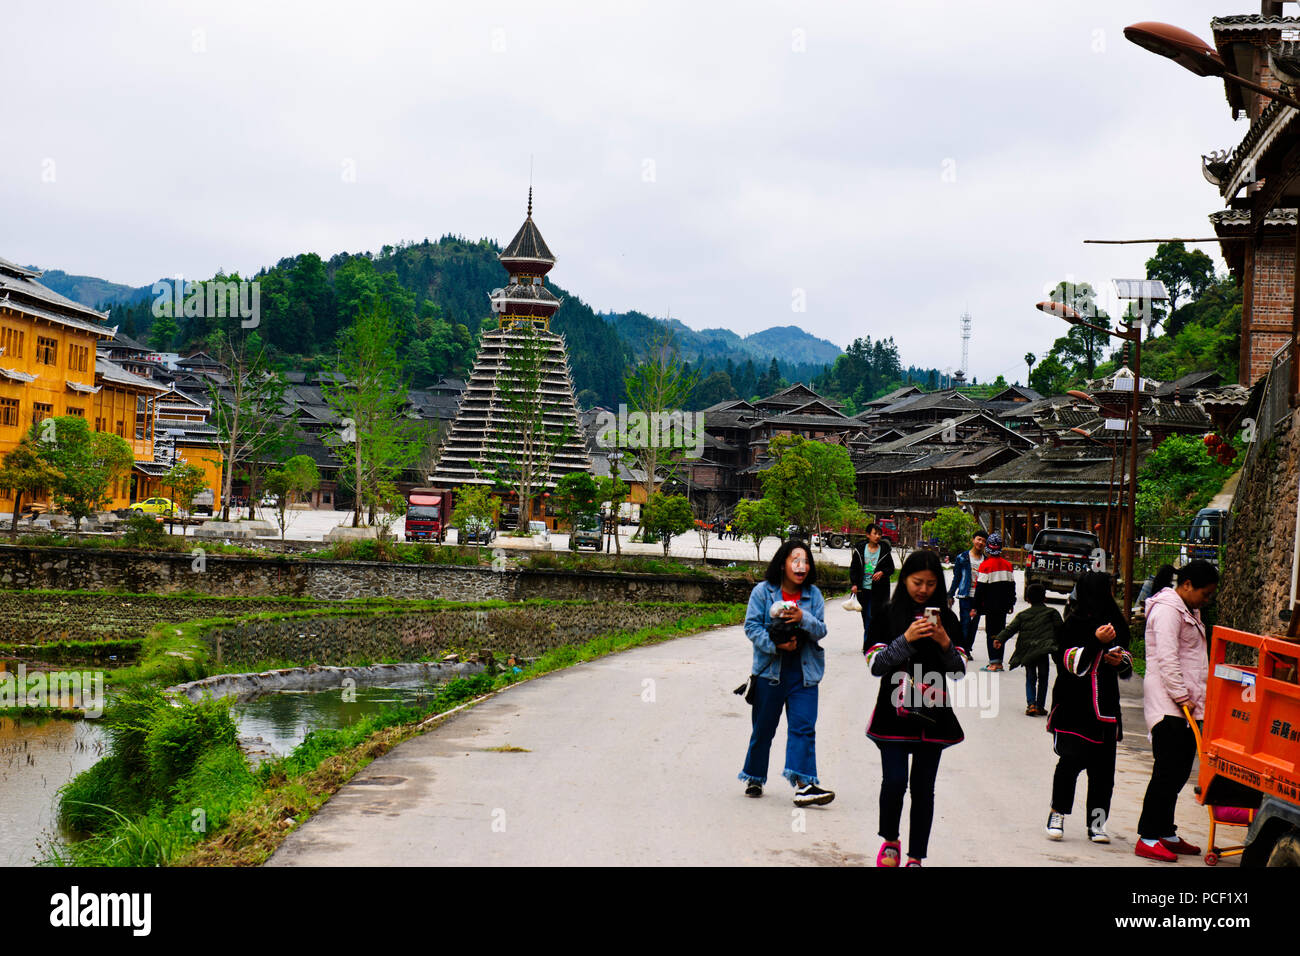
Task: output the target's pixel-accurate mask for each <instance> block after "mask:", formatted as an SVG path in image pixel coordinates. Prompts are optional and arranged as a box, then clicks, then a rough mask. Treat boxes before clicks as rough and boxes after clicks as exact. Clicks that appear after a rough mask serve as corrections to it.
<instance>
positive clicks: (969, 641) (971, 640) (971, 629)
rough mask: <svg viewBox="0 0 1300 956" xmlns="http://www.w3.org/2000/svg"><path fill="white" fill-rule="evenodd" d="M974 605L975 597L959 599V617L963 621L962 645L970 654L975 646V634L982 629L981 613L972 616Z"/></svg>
mask: <svg viewBox="0 0 1300 956" xmlns="http://www.w3.org/2000/svg"><path fill="white" fill-rule="evenodd" d="M974 607H975V599H974V598H968V597H964V598H958V599H957V608H958V611H957V617H958V619H959V620H960V621H961V639H962V645H961V646H962V648H963V649H964V650H965V651H966V653H967V654H969V653H970V652H971V649H972V648H973V647H974V646H975V634H976V632H978V631H979V629H980V618H979V615H978V614H976V615H975V616H974V617H971V616H970V612H971V609H972V608H974Z"/></svg>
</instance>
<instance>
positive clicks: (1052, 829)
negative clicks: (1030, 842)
mask: <svg viewBox="0 0 1300 956" xmlns="http://www.w3.org/2000/svg"><path fill="white" fill-rule="evenodd" d="M1064 836H1065V817H1064V816H1063V815H1062V814H1059V813H1057V812H1056V811H1055V810H1053V811H1052V812H1051V813H1049V814H1048V815H1047V839H1049V840H1060V839H1062V838H1063V837H1064Z"/></svg>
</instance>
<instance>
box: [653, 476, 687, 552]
mask: <svg viewBox="0 0 1300 956" xmlns="http://www.w3.org/2000/svg"><path fill="white" fill-rule="evenodd" d="M641 527H642V528H644V529H645V531H646V533H647V534H649V535H652V536H654V537H656V538H659V539H661V540H662V541H663V545H664V557H665V558H666V557H668V548H669V547H670V546H671V544H672V539H673V538H675V537H676V536H677V535H679V534H685V533H686V532H687V531H690V530H691V528H693V527H695V515H694V514H692V513H691V503H690V502H689V501H687V500H686V496H685V495H666V494H664V493H663V492H661V491H656V492H655V493H654V494H653V495H651V496H650V500H649V501H647V502H646V506H645V508H644V509H643V511H642V515H641Z"/></svg>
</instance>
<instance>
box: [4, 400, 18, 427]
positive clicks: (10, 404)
mask: <svg viewBox="0 0 1300 956" xmlns="http://www.w3.org/2000/svg"><path fill="white" fill-rule="evenodd" d="M17 424H18V399H16V398H0V425H8V426H10V427H12V426H14V425H17Z"/></svg>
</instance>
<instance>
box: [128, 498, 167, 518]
mask: <svg viewBox="0 0 1300 956" xmlns="http://www.w3.org/2000/svg"><path fill="white" fill-rule="evenodd" d="M175 509H176V506H175V505H174V504H172V500H171V499H170V498H146V499H145V500H144V501H137V502H136V503H135V504H133V505H132V506H131V507H130V509H129V510H131V511H139V512H141V513H143V514H147V515H170V514H171V513H172V512H173V511H174V510H175Z"/></svg>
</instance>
